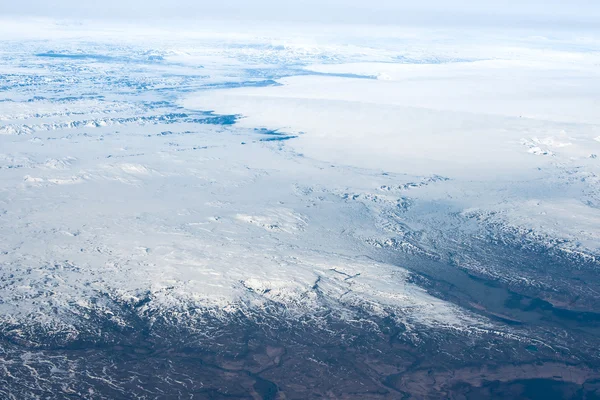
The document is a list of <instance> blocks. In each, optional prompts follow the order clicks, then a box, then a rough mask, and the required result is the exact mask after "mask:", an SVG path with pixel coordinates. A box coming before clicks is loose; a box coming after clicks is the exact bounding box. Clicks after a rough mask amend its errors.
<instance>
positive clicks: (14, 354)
mask: <svg viewBox="0 0 600 400" xmlns="http://www.w3.org/2000/svg"><path fill="white" fill-rule="evenodd" d="M4 22H5V23H4V24H2V27H1V28H0V39H1V41H0V381H1V382H2V385H0V394H1V396H2V397H3V398H15V399H20V398H36V396H40V397H48V396H55V397H57V398H58V397H61V396H63V397H67V396H76V397H87V398H115V396H117V397H126V396H127V394H128V393H129V394H131V393H135V395H134V396H135V397H136V398H161V397H160V396H166V394H165V393H171V394H172V396H174V397H175V396H179V397H182V398H183V397H186V398H190V396H189V394H190V393H196V394H197V396H198V398H211V397H210V396H212V395H214V397H212V398H221V397H218V396H221V395H222V396H225V395H231V396H234V397H235V396H238V397H240V398H246V397H244V396H254V397H255V398H269V399H274V398H311V397H312V396H315V395H316V393H328V394H327V395H326V397H327V396H328V397H330V398H342V397H344V396H346V398H399V397H398V396H401V394H402V393H410V394H413V395H415V396H417V397H426V396H434V397H435V396H436V394H435V393H437V395H439V393H447V392H445V391H448V390H450V389H451V388H452V387H454V385H458V384H464V385H470V387H474V388H484V387H487V386H486V383H485V382H488V381H498V382H509V381H513V380H518V379H525V380H527V379H549V380H551V379H553V380H554V381H556V382H562V383H563V384H564V385H565V386H564V388H563V389H564V390H571V386H569V385H584V383H586V382H588V383H589V382H593V381H594V380H595V379H596V380H597V379H598V378H600V374H599V373H598V369H597V367H598V365H600V364H599V363H600V354H598V348H599V347H598V346H599V345H600V340H599V339H598V337H599V336H598V333H599V331H598V328H599V327H598V323H599V321H600V314H598V313H597V309H598V307H599V306H600V280H598V277H599V275H598V269H599V267H600V264H599V259H598V257H600V214H599V213H598V207H599V206H600V177H599V176H600V159H599V158H597V155H598V154H600V141H599V140H598V138H599V137H600V114H598V110H599V109H600V68H599V65H600V41H598V40H596V39H594V38H593V37H576V38H572V37H566V38H563V37H561V38H552V37H539V36H531V35H527V34H525V33H518V34H515V33H513V35H514V36H507V37H503V38H498V37H497V36H493V35H491V34H490V35H489V36H483V37H479V36H477V37H475V36H469V35H467V34H462V33H461V34H459V33H456V32H437V33H435V34H431V35H429V36H427V37H426V38H424V37H423V36H421V35H420V33H421V32H418V31H416V32H412V31H402V30H393V29H391V28H390V29H389V30H388V29H384V28H380V29H373V30H369V31H368V32H370V35H371V36H367V37H365V36H364V35H358V34H356V33H352V32H353V31H352V30H351V29H348V28H340V29H339V31H336V30H335V29H334V30H331V31H329V30H325V31H314V30H310V29H309V30H303V29H301V28H290V29H289V30H287V31H286V32H288V33H287V35H288V36H285V37H284V36H281V35H276V34H274V33H273V31H270V30H269V28H268V27H263V28H261V30H258V29H257V30H255V31H251V32H250V33H248V32H246V33H243V34H242V33H239V34H237V33H233V32H232V31H230V30H225V29H223V30H221V31H219V30H212V29H208V28H205V29H198V30H196V31H192V30H188V31H185V32H186V33H181V32H179V33H177V32H175V31H159V30H157V29H148V28H143V29H142V28H136V29H135V30H132V29H131V28H123V27H122V26H111V27H109V28H104V27H101V26H98V25H94V24H91V23H88V24H82V25H78V24H71V23H65V22H62V23H56V22H52V21H34V22H31V21H23V22H18V23H17V22H10V21H4ZM32 26H35V27H36V29H37V30H36V31H35V32H34V31H32V30H31V29H30V28H31V27H32ZM240 32H241V31H240ZM363 33H364V32H363ZM257 332H259V333H260V334H258V333H257ZM140 335H141V336H140ZM236 335H239V337H237V336H236ZM261 335H262V336H261ZM255 336H256V337H255ZM252 338H255V339H252ZM252 340H255V342H259V343H261V344H260V345H256V346H254V347H253V345H252V343H253V342H252ZM303 340H304V341H303ZM240 343H243V344H240ZM264 343H269V344H268V345H266V344H264ZM332 343H333V344H332ZM386 346H388V347H386ZM321 348H323V349H326V350H323V352H321ZM94 349H105V350H99V351H96V350H94ZM107 349H110V351H112V352H115V354H117V355H115V356H113V355H111V354H113V353H110V352H109V350H107ZM123 349H126V350H123ZM127 349H129V350H127ZM190 349H194V350H190ZM240 349H243V350H240ZM257 349H258V350H257ZM294 349H295V350H294ZM317 349H318V350H317ZM327 349H328V350H327ZM336 349H344V350H339V351H341V353H339V354H338V353H336V352H337V351H338V350H336ZM347 349H351V351H352V352H353V353H352V354H354V355H352V356H351V357H350V355H344V352H345V351H347ZM386 349H387V350H386ZM390 349H391V350H390ZM82 351H85V352H86V353H85V354H86V355H83V354H84V353H81V352H82ZM255 351H256V353H254V352H255ZM229 353H232V354H233V355H232V354H229ZM259 353H260V354H259ZM263 353H264V354H263ZM132 354H133V355H135V354H149V355H148V356H147V357H146V358H144V360H141V359H139V360H138V359H135V358H134V356H132ZM164 354H171V355H172V357H173V358H172V359H171V358H169V357H170V356H165V355H164ZM190 354H192V355H193V357H198V360H200V364H202V365H206V368H205V369H204V370H198V371H196V373H197V374H198V375H197V376H194V375H193V374H192V373H191V372H189V371H188V375H186V372H185V369H184V370H183V371H180V370H178V369H177V368H179V367H177V368H176V367H165V366H164V365H163V364H161V363H162V361H160V360H163V361H165V362H166V363H170V362H171V360H175V359H178V360H181V359H184V360H185V359H186V357H191V356H190ZM336 354H337V355H336ZM379 354H381V356H379ZM401 354H402V356H400V355H401ZM421 356H423V357H424V359H421V358H420V357H421ZM123 357H124V358H123ZM344 357H350V358H349V359H348V360H346V359H345V358H344ZM394 357H397V358H394ZM86 358H89V359H90V361H89V363H88V364H87V365H86V362H85V359H86ZM400 359H401V360H402V361H400ZM152 360H155V361H156V362H157V363H158V364H156V365H154V364H152V362H154V361H152ZM208 360H210V361H208ZM248 360H250V361H248ZM307 360H308V361H307ZM356 360H363V361H360V362H358V361H356ZM457 360H458V361H460V360H462V361H461V362H458V361H457ZM540 360H541V361H543V362H542V363H541V364H540V362H541V361H540ZM305 361H306V362H309V363H313V364H314V365H313V364H310V365H311V367H301V366H299V365H300V364H301V363H303V362H305ZM146 362H147V363H148V365H153V366H152V367H148V368H150V369H149V370H140V368H141V367H140V365H142V364H141V363H146ZM136 363H137V364H136ZM203 363H204V364H203ZM159 364H160V365H162V366H160V367H159V366H157V365H159ZM200 364H198V365H200ZM359 364H360V366H357V365H359ZM109 365H110V366H111V367H110V368H109V370H107V369H106V368H107V366H109ZM144 365H145V364H144ZM165 365H166V364H165ZM284 365H285V367H284ZM486 365H488V366H490V369H489V370H488V369H485V368H484V369H481V368H483V367H482V366H486ZM515 365H519V367H515ZM365 366H368V371H364V370H363V369H362V368H367V367H365ZM194 368H199V367H194ZM286 368H287V369H286ZM305 368H308V369H311V368H317V369H316V370H319V371H322V372H321V375H319V373H316V374H315V375H314V376H313V375H311V374H308V373H307V372H305ZM432 368H433V369H432ZM436 368H438V369H436ZM469 368H471V369H469ZM486 368H487V367H486ZM503 368H504V369H503ZM515 368H518V369H515ZM138 370H139V372H134V371H138ZM153 370H155V371H157V372H156V377H157V378H156V380H155V381H153V380H152V379H150V378H149V376H151V375H152V373H150V372H148V371H153ZM428 370H431V371H434V370H435V372H431V374H434V375H435V374H438V375H436V379H437V383H436V385H437V386H436V385H431V386H428V385H427V384H425V383H424V382H427V380H428V379H429V378H427V377H424V376H422V374H424V371H428ZM190 371H191V370H190ZM207 371H208V372H207ZM357 371H358V372H357ZM447 371H453V373H452V374H450V375H445V374H446V373H447ZM498 371H502V373H500V372H498ZM202 374H204V375H202ZM290 374H291V375H290ZM294 374H296V375H294ZM353 374H355V375H353ZM184 375H185V377H184ZM286 376H287V377H289V376H295V378H293V379H290V381H287V380H286V378H285V377H286ZM319 376H320V377H319ZM327 376H337V379H334V380H332V381H330V382H328V383H322V382H321V381H320V380H319V379H323V377H327ZM357 377H360V378H357ZM228 379H237V380H238V381H239V382H238V383H236V384H235V385H238V386H239V387H238V386H235V385H234V384H233V383H232V382H230V381H228ZM294 379H295V380H296V383H295V384H294V383H293V381H294ZM432 379H433V378H432ZM434 381H435V379H434ZM182 382H184V383H182ZM344 382H353V383H352V384H348V385H350V386H347V385H346V384H345V383H344ZM359 383H360V386H361V388H358V387H357V386H356V385H359ZM198 385H199V386H198ZM318 385H325V386H327V387H325V386H323V387H322V389H317V387H319V386H318ZM590 385H592V384H590ZM592 386H593V385H592ZM234 387H235V388H234ZM273 388H274V389H273ZM563 389H561V390H563ZM473 390H475V389H473ZM477 390H479V389H477ZM481 390H483V389H481ZM486 390H487V389H486ZM586 390H587V389H586ZM590 390H592V389H590ZM594 390H595V389H594ZM165 391H166V392H165ZM327 391H329V392H327ZM58 393H60V395H59V394H58ZM210 393H212V394H210ZM432 393H433V394H432ZM590 393H591V391H590ZM269 396H272V397H269ZM273 396H275V397H273ZM277 396H279V397H277ZM282 396H283V397H282ZM285 396H287V397H285ZM167 398H168V397H167ZM250 398H251V397H250Z"/></svg>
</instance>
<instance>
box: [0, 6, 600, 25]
mask: <svg viewBox="0 0 600 400" xmlns="http://www.w3.org/2000/svg"><path fill="white" fill-rule="evenodd" d="M10 14H18V15H34V16H49V17H69V18H70V17H76V18H119V19H122V18H126V19H173V18H184V19H188V18H216V19H254V20H278V21H279V20H296V21H313V22H329V21H330V22H351V23H410V22H415V23H422V22H426V23H457V24H461V23H470V24H488V23H490V24H494V23H500V24H511V23H515V24H527V23H535V24H540V23H543V24H557V25H577V24H594V23H596V22H597V21H599V20H600V0H411V1H407V0H301V1H286V0H211V1H203V0H0V15H10Z"/></svg>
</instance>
